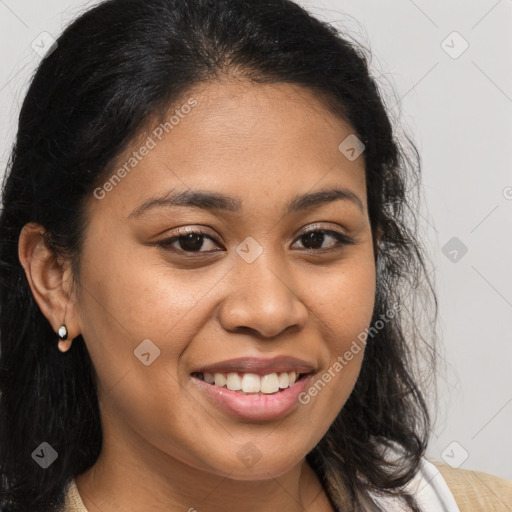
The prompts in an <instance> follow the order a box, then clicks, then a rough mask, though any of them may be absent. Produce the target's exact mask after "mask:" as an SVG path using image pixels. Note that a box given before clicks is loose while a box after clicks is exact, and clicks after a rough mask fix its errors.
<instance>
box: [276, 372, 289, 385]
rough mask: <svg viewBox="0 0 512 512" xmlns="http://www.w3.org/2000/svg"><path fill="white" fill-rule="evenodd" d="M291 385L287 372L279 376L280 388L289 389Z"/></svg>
mask: <svg viewBox="0 0 512 512" xmlns="http://www.w3.org/2000/svg"><path fill="white" fill-rule="evenodd" d="M289 384H290V379H289V377H288V374H287V373H286V372H284V373H281V374H280V375H279V387H280V388H281V389H284V388H287V387H288V386H289Z"/></svg>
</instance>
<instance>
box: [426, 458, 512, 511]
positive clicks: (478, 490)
mask: <svg viewBox="0 0 512 512" xmlns="http://www.w3.org/2000/svg"><path fill="white" fill-rule="evenodd" d="M431 463H432V464H433V465H434V466H435V467H436V468H437V470H438V471H439V473H441V476H442V477H443V479H444V481H445V482H446V484H447V486H448V488H449V490H450V492H451V493H452V495H453V497H454V498H455V501H456V502H457V506H458V507H459V509H460V512H493V511H504V512H505V511H512V481H510V480H506V479H504V478H501V477H499V476H495V475H490V474H488V473H483V472H481V471H473V470H469V469H461V468H457V469H456V468H452V467H451V466H449V465H448V464H444V463H442V462H439V461H431Z"/></svg>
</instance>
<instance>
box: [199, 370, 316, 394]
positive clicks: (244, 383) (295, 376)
mask: <svg viewBox="0 0 512 512" xmlns="http://www.w3.org/2000/svg"><path fill="white" fill-rule="evenodd" d="M191 375H192V377H194V378H196V379H199V380H202V381H204V382H207V383H208V384H210V385H212V386H215V387H219V388H226V389H229V390H230V391H235V392H237V393H239V394H241V395H272V394H276V393H280V392H282V391H284V390H285V389H288V388H290V387H292V386H293V385H294V384H295V383H296V382H298V381H299V380H302V379H303V378H304V377H305V376H307V375H309V373H296V372H295V371H291V372H274V373H269V374H267V375H258V374H256V373H242V372H230V373H208V372H204V373H203V372H194V373H192V374H191Z"/></svg>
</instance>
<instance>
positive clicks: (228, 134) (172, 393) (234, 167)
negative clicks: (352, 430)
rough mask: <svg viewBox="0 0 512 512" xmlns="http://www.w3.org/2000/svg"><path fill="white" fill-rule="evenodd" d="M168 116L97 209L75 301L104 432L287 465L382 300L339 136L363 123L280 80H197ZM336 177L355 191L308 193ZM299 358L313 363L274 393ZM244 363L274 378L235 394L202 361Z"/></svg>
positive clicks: (114, 441) (227, 464)
mask: <svg viewBox="0 0 512 512" xmlns="http://www.w3.org/2000/svg"><path fill="white" fill-rule="evenodd" d="M175 110H177V111H178V112H177V113H176V112H175ZM171 115H174V117H173V118H171ZM169 119H171V120H170V121H169ZM165 121H169V122H168V124H167V125H159V121H155V124H154V125H151V126H150V128H149V129H148V132H147V133H146V134H145V135H143V136H142V137H141V138H140V140H138V141H137V142H134V143H133V144H132V145H131V146H130V149H129V150H127V151H126V152H125V153H124V154H123V156H122V157H121V158H120V159H119V160H118V162H117V164H116V166H115V167H114V169H113V172H112V176H113V175H116V177H115V178H113V179H112V180H111V182H110V183H111V184H110V185H108V184H107V185H105V186H103V187H102V188H101V190H97V191H96V192H95V196H94V197H92V198H91V200H90V201H89V203H88V207H87V215H88V218H89V219H90V223H89V225H88V227H87V231H86V238H85V245H84V247H83V255H82V258H83V259H82V267H81V274H80V284H81V287H82V291H81V293H80V294H79V297H78V298H77V301H76V307H77V312H78V322H79V329H80V332H81V333H82V335H83V338H84V340H85V343H86V345H87V349H88V350H89V353H90V355H91V358H92V361H93V364H94V367H95V369H96V372H97V375H98V379H99V386H100V388H99V389H100V406H101V411H102V419H103V429H104V446H105V447H107V446H108V448H109V450H111V451H112V452H115V451H116V452H117V453H121V452H122V451H123V450H124V451H126V450H130V452H131V453H135V454H137V455H138V456H140V457H141V458H142V459H143V458H147V459H150V458H151V457H156V455H157V454H158V455H160V456H161V455H162V454H163V455H168V456H170V457H172V459H173V460H176V461H179V462H180V463H184V464H186V465H187V466H191V467H194V468H197V469H200V470H203V471H208V472H212V473H216V474H229V475H230V477H231V478H234V479H239V480H244V479H245V480H249V479H252V480H254V479H259V478H268V475H269V473H270V474H271V475H274V476H278V475H280V474H282V473H284V472H286V471H287V470H289V469H290V468H291V467H293V466H295V465H296V464H298V463H299V461H301V460H302V459H303V458H304V456H305V455H306V454H307V453H308V452H309V451H310V450H311V449H312V448H313V447H314V446H315V445H316V444H317V443H318V442H319V441H320V439H321V438H322V436H323V435H324V433H325V432H326V430H327V429H328V428H329V426H330V425H331V423H332V422H333V420H334V418H335V417H336V415H337V414H338V412H339V411H340V409H341V408H342V407H343V405H344V403H345V402H346V400H347V398H348V396H349V395H350V393H351V391H352V389H353V387H354V384H355V382H356V379H357V377H358V374H359V370H360V367H361V362H362V358H363V353H364V351H363V350H360V351H358V352H357V353H353V358H352V359H351V360H350V361H349V362H346V364H345V365H343V367H342V369H341V370H339V369H338V370H335V369H334V368H335V366H333V365H335V362H336V361H337V360H338V357H343V355H344V354H345V353H346V351H347V350H349V349H350V347H351V345H352V343H353V341H354V340H357V338H358V335H360V333H361V332H362V331H364V330H365V328H366V327H367V326H368V325H369V323H370V320H371V316H372V311H373V307H374V295H375V277H376V276H375V264H374V259H373V246H372V236H371V228H370V223H369V218H368V212H367V203H366V188H365V187H366V185H365V173H364V161H363V157H364V154H363V155H361V156H360V157H359V158H356V159H354V158H353V155H352V153H353V152H351V151H350V149H349V150H348V151H346V149H347V148H346V147H345V146H343V148H345V150H344V152H342V151H340V149H339V145H340V144H341V143H342V142H343V141H344V140H345V139H346V138H347V137H348V136H350V135H351V134H353V129H352V128H351V127H350V126H349V125H347V124H346V123H344V122H342V121H341V120H340V119H338V118H335V117H332V116H331V115H330V114H329V112H328V111H327V110H326V108H325V107H324V105H323V104H322V103H320V102H319V101H318V100H317V99H316V98H315V96H314V95H313V94H312V93H310V92H309V91H307V90H305V89H302V88H298V87H296V86H292V85H288V84H273V85H256V84H248V83H238V84H236V83H227V82H226V83H217V82H216V83H211V84H208V85H204V86H202V87H200V88H196V89H195V90H194V91H192V92H191V93H190V94H189V95H188V96H186V97H185V99H184V100H183V102H182V103H180V104H179V105H178V106H176V107H174V108H173V109H172V111H171V112H169V114H168V115H167V116H166V119H165ZM350 140H351V139H349V141H350ZM345 144H347V143H345ZM144 147H145V148H146V149H143V148H144ZM134 152H135V154H134ZM345 155H348V156H350V158H348V157H347V156H345ZM125 164H126V165H125ZM123 166H124V172H123V171H120V172H118V169H121V168H123ZM112 183H114V184H115V185H112ZM334 189H339V190H343V191H345V195H343V194H339V195H338V197H337V198H333V197H329V196H328V195H327V194H325V195H323V196H322V195H320V196H316V195H313V196H311V197H312V198H313V199H315V198H316V200H314V201H310V200H308V199H307V198H308V197H309V195H311V194H317V193H318V192H319V191H321V190H322V191H329V190H334ZM196 192H201V193H202V194H205V195H210V194H212V195H213V194H215V195H221V196H222V197H223V199H222V200H221V199H218V198H217V199H215V198H213V197H212V198H206V197H203V198H199V197H198V196H196V197H195V198H194V197H193V196H192V195H191V194H193V193H196ZM183 193H186V194H189V195H182V196H181V201H177V202H176V204H172V201H170V200H169V201H168V202H165V201H164V200H160V201H159V202H157V203H154V202H153V201H154V199H156V198H162V197H164V196H166V195H167V196H168V198H171V197H172V196H174V197H178V198H179V196H178V195H179V194H183ZM322 198H323V200H320V199H322ZM194 199H195V201H194ZM189 200H190V201H189ZM187 201H189V204H185V203H187ZM178 202H179V203H180V204H178ZM194 202H195V204H192V203H194ZM320 230H325V231H329V233H323V234H322V232H321V231H320ZM189 232H193V233H198V234H197V235H195V236H189V237H187V236H186V234H187V233H189ZM331 232H332V233H331ZM305 233H312V234H310V235H307V236H304V234H305ZM333 233H334V234H333ZM199 234H200V235H199ZM336 234H340V235H343V236H345V237H346V238H348V239H349V240H351V241H352V242H353V243H351V244H346V243H343V242H340V241H338V240H337V238H336ZM175 236H181V237H182V238H181V239H179V238H177V239H175V240H174V241H170V242H168V243H164V242H165V240H166V239H170V238H171V237H175ZM75 342H78V341H75ZM360 345H361V344H360ZM277 357H280V358H281V357H284V358H296V359H294V360H289V361H286V359H283V360H282V361H281V362H279V364H277V363H275V362H273V359H274V358H277ZM246 358H247V359H246ZM249 358H252V359H249ZM233 359H239V361H234V362H233V361H231V362H230V360H233ZM258 360H259V361H258ZM255 361H256V362H255ZM300 361H302V363H301V362H300ZM338 361H339V360H338ZM258 364H259V365H258ZM214 365H215V367H216V368H215V367H214ZM294 368H295V370H297V371H298V372H299V373H303V372H313V373H312V374H309V375H308V376H306V377H305V380H304V381H303V380H302V379H301V380H299V381H298V382H297V383H296V384H295V385H294V386H292V387H290V388H288V389H284V388H283V390H281V391H279V392H276V393H271V392H269V391H271V390H272V389H275V388H273V387H272V386H275V385H276V381H277V382H278V385H282V386H286V379H287V377H285V376H284V375H282V374H283V373H284V372H285V371H286V370H290V371H291V370H293V369H294ZM336 368H339V365H338V366H337V367H336ZM237 369H238V370H239V372H238V374H239V377H240V379H241V383H242V384H243V385H244V386H251V385H256V386H257V385H258V384H259V385H260V387H261V386H263V387H264V389H265V392H263V393H262V392H261V391H260V394H259V395H247V394H245V395H243V394H241V393H240V392H237V391H231V392H230V391H228V390H227V389H226V388H221V387H220V386H215V385H214V384H210V383H208V382H205V381H202V380H200V377H199V378H198V375H197V373H196V372H201V371H202V370H211V371H210V372H207V371H204V372H203V373H215V370H217V373H237ZM329 369H330V375H331V378H330V379H328V378H324V379H323V380H322V376H324V377H325V375H326V374H328V372H329ZM240 372H241V373H240ZM246 373H247V374H249V375H248V376H244V374H246ZM273 373H276V376H273V375H271V374H273ZM250 374H257V375H258V376H263V375H267V374H269V375H270V376H269V377H264V378H254V376H251V375H250ZM206 377H207V378H209V377H208V376H207V375H206ZM214 378H215V377H214ZM289 379H290V375H288V381H289ZM319 381H320V384H318V382H319ZM230 382H231V383H232V384H234V385H235V387H236V383H237V378H236V377H234V376H231V377H230ZM315 383H316V392H315V391H313V392H312V393H308V389H311V387H312V386H314V385H315ZM217 384H222V377H219V376H217ZM267 386H268V387H267ZM232 387H233V386H232ZM245 389H250V388H247V387H246V388H245ZM254 389H256V388H254ZM280 389H281V388H280ZM299 392H301V393H302V395H301V397H302V399H301V400H300V401H299V400H298V395H299ZM306 396H307V397H308V399H306ZM276 448H277V449H276Z"/></svg>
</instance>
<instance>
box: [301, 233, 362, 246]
mask: <svg viewBox="0 0 512 512" xmlns="http://www.w3.org/2000/svg"><path fill="white" fill-rule="evenodd" d="M329 237H330V238H331V239H334V240H335V243H334V247H333V246H331V247H322V245H323V243H324V241H325V240H326V238H329ZM298 240H302V244H303V246H304V248H305V249H307V250H318V249H321V250H325V249H327V250H329V249H333V248H336V247H340V246H343V245H351V244H353V243H354V241H353V240H352V239H351V238H349V237H348V236H346V235H344V234H343V233H340V232H338V231H332V230H329V229H313V230H311V231H307V232H306V233H303V234H302V235H301V236H300V237H299V238H298Z"/></svg>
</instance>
